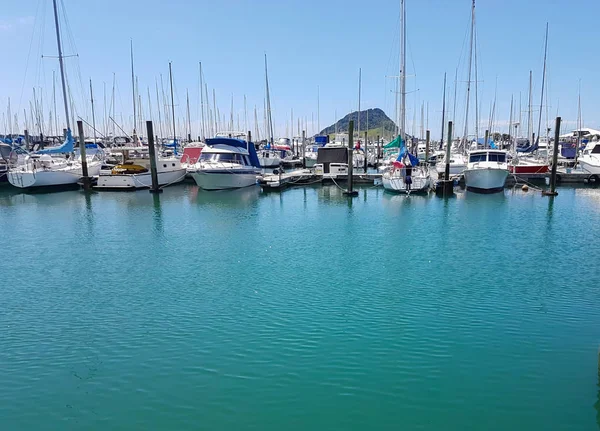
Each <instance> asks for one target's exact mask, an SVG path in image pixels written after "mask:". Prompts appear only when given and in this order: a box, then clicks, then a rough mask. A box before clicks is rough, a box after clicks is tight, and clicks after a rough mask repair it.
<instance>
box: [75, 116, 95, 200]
mask: <svg viewBox="0 0 600 431" xmlns="http://www.w3.org/2000/svg"><path fill="white" fill-rule="evenodd" d="M77 131H78V132H79V153H80V156H81V173H82V177H81V181H82V184H83V188H84V190H89V189H90V188H91V187H92V182H91V180H90V177H89V175H88V165H87V156H86V151H85V134H84V133H83V121H81V120H79V121H77Z"/></svg>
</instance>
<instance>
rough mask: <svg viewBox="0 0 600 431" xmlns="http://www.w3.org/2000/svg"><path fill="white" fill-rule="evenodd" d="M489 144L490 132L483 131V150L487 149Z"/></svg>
mask: <svg viewBox="0 0 600 431" xmlns="http://www.w3.org/2000/svg"><path fill="white" fill-rule="evenodd" d="M489 142H490V131H489V130H486V131H485V141H483V148H487V147H488V145H489Z"/></svg>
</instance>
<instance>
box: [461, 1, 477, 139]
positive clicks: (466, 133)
mask: <svg viewBox="0 0 600 431" xmlns="http://www.w3.org/2000/svg"><path fill="white" fill-rule="evenodd" d="M474 27H475V0H473V5H472V7H471V36H470V43H469V73H468V76H469V77H468V78H467V103H466V107H465V132H464V134H463V146H465V147H466V144H467V138H468V134H469V103H470V101H471V71H472V69H473V37H474V36H473V33H474ZM463 149H464V148H463Z"/></svg>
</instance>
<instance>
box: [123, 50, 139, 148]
mask: <svg viewBox="0 0 600 431" xmlns="http://www.w3.org/2000/svg"><path fill="white" fill-rule="evenodd" d="M129 51H130V54H131V97H132V98H133V141H134V142H133V143H134V144H136V142H135V141H136V137H137V136H136V135H137V133H136V127H135V126H136V124H137V110H136V101H135V99H136V97H135V75H134V73H133V39H132V40H130V48H129ZM123 127H125V126H123Z"/></svg>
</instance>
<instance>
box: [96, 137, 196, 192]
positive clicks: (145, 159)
mask: <svg viewBox="0 0 600 431" xmlns="http://www.w3.org/2000/svg"><path fill="white" fill-rule="evenodd" d="M118 150H119V152H120V153H121V161H120V162H119V163H118V164H116V165H111V166H104V167H103V169H102V170H100V173H99V175H98V182H97V184H96V185H95V186H94V189H96V190H136V189H145V188H150V187H152V174H151V172H150V156H149V154H148V153H147V147H121V148H119V149H118ZM156 173H157V178H158V185H159V186H161V187H164V186H168V185H171V184H176V183H179V182H181V181H183V179H184V178H185V175H186V169H185V168H184V167H183V166H182V165H181V162H180V160H179V158H177V157H174V156H172V157H162V156H158V157H157V160H156Z"/></svg>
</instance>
